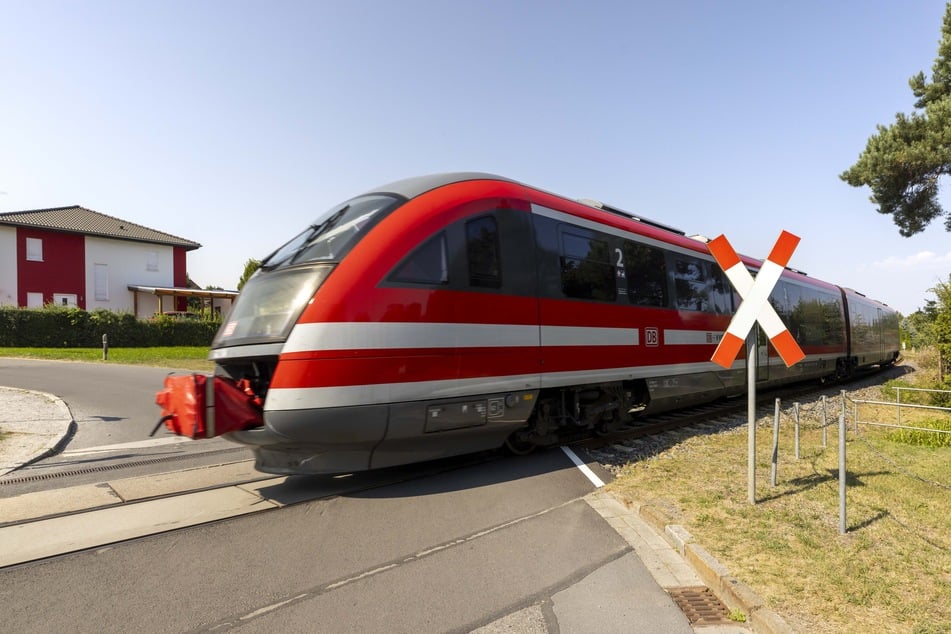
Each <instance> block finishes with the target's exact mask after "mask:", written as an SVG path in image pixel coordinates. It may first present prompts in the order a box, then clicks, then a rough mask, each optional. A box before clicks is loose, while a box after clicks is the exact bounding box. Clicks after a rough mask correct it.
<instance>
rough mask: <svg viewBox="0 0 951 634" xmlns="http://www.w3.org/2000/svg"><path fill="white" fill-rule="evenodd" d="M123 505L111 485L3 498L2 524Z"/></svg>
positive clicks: (0, 514)
mask: <svg viewBox="0 0 951 634" xmlns="http://www.w3.org/2000/svg"><path fill="white" fill-rule="evenodd" d="M121 503H122V499H121V498H120V497H119V496H118V495H116V494H115V492H114V491H113V490H112V489H111V488H110V487H109V486H108V485H107V484H84V485H81V486H75V487H67V488H65V489H51V490H49V491H37V492H34V493H25V494H23V495H15V496H13V497H9V498H0V525H3V524H9V523H13V522H26V521H29V520H33V519H39V518H43V517H49V516H51V515H61V514H63V513H75V512H77V511H84V510H86V509H94V508H98V507H100V506H111V505H113V504H121ZM0 547H2V546H0Z"/></svg>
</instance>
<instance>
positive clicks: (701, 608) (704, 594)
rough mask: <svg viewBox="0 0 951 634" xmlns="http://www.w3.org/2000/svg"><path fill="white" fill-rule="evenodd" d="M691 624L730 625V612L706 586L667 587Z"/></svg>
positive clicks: (668, 592)
mask: <svg viewBox="0 0 951 634" xmlns="http://www.w3.org/2000/svg"><path fill="white" fill-rule="evenodd" d="M667 594H669V595H670V597H671V598H672V599H673V600H674V602H676V603H677V605H678V606H679V607H680V609H681V610H683V613H684V614H685V615H686V616H687V620H688V621H690V624H691V625H729V624H731V623H733V621H731V620H730V612H729V610H727V609H726V606H725V605H723V603H721V602H720V599H718V598H717V595H715V594H713V592H712V591H711V590H710V588H708V587H706V586H696V587H686V588H667Z"/></svg>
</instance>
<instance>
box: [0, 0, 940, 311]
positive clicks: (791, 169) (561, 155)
mask: <svg viewBox="0 0 951 634" xmlns="http://www.w3.org/2000/svg"><path fill="white" fill-rule="evenodd" d="M944 8H945V6H944V2H943V1H939V0H914V1H911V2H892V1H885V0H863V1H852V0H849V1H846V0H836V1H834V2H829V1H827V0H826V1H812V0H806V1H800V2H795V3H792V2H762V1H750V2H730V1H722V2H713V1H712V0H711V1H704V2H701V1H697V2H689V1H686V2H685V1H681V2H666V3H664V2H635V1H618V2H602V1H598V0H586V1H584V2H580V1H579V2H569V1H567V0H566V1H564V2H547V1H544V2H543V1H524V2H519V1H517V0H508V1H500V0H491V1H476V0H472V1H463V0H459V1H452V0H442V1H437V0H428V1H422V0H399V1H390V0H354V1H352V2H349V1H342V0H335V1H333V2H319V1H316V0H312V1H306V2H305V1H294V2H292V1H275V2H244V1H227V2H224V1H218V0H208V1H201V2H192V1H188V2H180V1H174V0H173V1H162V2H128V1H125V0H123V1H117V2H112V1H98V0H86V1H76V2H66V1H62V2H48V1H43V0H32V1H30V2H26V1H23V0H18V1H10V0H0V211H18V210H25V209H38V208H46V207H58V206H65V205H72V204H78V205H82V206H85V207H88V208H90V209H94V210H96V211H100V212H103V213H107V214H110V215H113V216H118V217H120V218H123V219H125V220H130V221H133V222H137V223H140V224H144V225H146V226H149V227H152V228H155V229H160V230H163V231H167V232H169V233H173V234H175V235H179V236H182V237H185V238H188V239H191V240H195V241H198V242H200V243H202V244H203V245H204V246H203V247H202V248H201V249H199V250H197V251H193V252H191V253H190V254H189V259H188V269H189V274H190V275H191V276H192V278H193V279H194V280H195V281H196V282H198V283H199V284H201V285H202V286H207V285H211V284H213V285H218V286H223V287H225V288H234V287H235V286H236V284H237V281H238V278H239V277H240V275H241V272H242V270H243V266H244V263H245V261H246V260H247V259H248V258H250V257H255V258H260V257H262V256H264V255H266V254H267V253H269V252H270V251H271V250H273V249H274V248H276V247H277V246H279V245H280V244H281V243H282V242H284V241H285V240H287V239H289V238H290V237H291V236H292V235H294V234H295V233H297V231H298V230H300V229H301V228H302V227H303V226H304V225H305V224H307V223H309V222H311V221H312V220H313V219H314V218H316V217H317V216H319V215H321V214H323V212H324V211H325V210H326V209H327V208H329V207H330V206H332V205H333V204H335V203H337V202H340V201H342V200H344V199H346V198H349V197H350V196H353V195H355V194H358V193H362V192H363V191H365V190H367V189H370V188H372V187H374V186H376V185H382V184H384V183H387V182H390V181H393V180H397V179H400V178H404V177H408V176H416V175H421V174H428V173H434V172H445V171H456V170H478V171H487V172H493V173H497V174H501V175H504V176H507V177H510V178H514V179H516V180H520V181H522V182H525V183H527V184H530V185H535V186H538V187H541V188H543V189H547V190H549V191H553V192H555V193H559V194H563V195H565V196H568V197H572V198H581V197H586V198H596V199H600V200H603V201H605V202H609V203H611V204H614V205H616V206H619V207H622V208H625V209H629V210H631V211H635V212H637V213H640V214H643V215H645V216H648V217H652V218H656V219H658V220H661V221H664V222H666V223H668V224H672V225H674V226H677V227H680V228H682V229H684V230H686V231H688V232H689V233H702V234H704V235H707V236H710V237H715V236H717V235H719V234H721V233H722V234H726V236H727V237H728V238H729V239H730V240H731V242H732V243H733V245H734V246H735V247H736V248H737V250H738V251H740V252H743V253H747V254H748V255H752V256H754V257H764V256H765V255H766V254H767V253H768V252H769V250H770V248H771V247H772V244H773V241H774V240H775V238H776V237H777V236H778V234H779V232H780V231H781V230H783V229H786V230H788V231H791V232H792V233H795V234H797V235H799V236H800V237H801V238H802V242H801V243H800V246H799V248H798V250H797V251H796V253H795V254H794V255H793V258H792V261H791V262H790V266H793V267H795V268H799V269H802V270H805V271H807V272H808V273H809V274H811V275H813V276H815V277H819V278H822V279H825V280H828V281H831V282H835V283H838V284H842V285H846V286H851V287H853V288H855V289H856V290H859V291H861V292H864V293H866V294H867V295H870V296H873V297H875V298H878V299H881V300H883V301H885V302H887V303H889V304H891V305H893V306H895V307H896V308H898V309H899V310H901V311H902V312H904V313H906V314H908V313H910V312H912V311H914V310H915V309H916V308H918V307H920V306H923V305H924V302H925V300H926V299H929V298H933V295H932V294H930V293H929V292H928V289H929V288H931V287H933V286H934V285H935V283H936V282H938V281H941V280H947V279H948V274H949V273H951V233H948V232H946V231H945V230H944V227H943V226H942V225H941V223H940V222H939V223H936V224H933V225H932V226H931V227H929V228H928V229H927V230H926V231H925V232H924V233H923V234H921V235H918V236H915V237H912V238H902V237H901V236H900V235H899V233H898V230H897V228H896V227H895V225H894V224H893V223H892V220H891V217H889V216H882V215H879V214H877V213H876V212H875V209H874V207H873V206H872V204H871V203H870V202H869V201H868V194H869V192H868V190H866V189H854V188H852V187H850V186H848V185H846V184H845V183H843V182H842V181H840V180H839V178H838V174H839V173H841V172H842V171H843V170H845V169H847V168H848V167H849V166H850V165H852V163H854V162H855V160H856V158H857V157H858V155H859V153H860V151H861V150H862V149H863V148H864V147H865V143H866V141H867V139H868V137H869V136H870V135H871V134H872V133H873V132H874V131H875V125H876V124H878V123H883V124H887V123H890V122H891V121H892V120H893V118H894V115H895V113H896V112H910V111H911V110H912V107H913V102H914V99H913V97H912V94H911V91H910V89H909V88H908V83H907V82H908V78H909V77H911V76H912V75H914V74H915V73H917V72H918V71H922V70H923V71H925V72H926V73H927V74H929V75H930V71H931V65H932V64H933V62H934V58H935V56H936V54H937V44H938V39H939V36H940V27H941V20H942V16H943V14H944ZM946 199H947V200H951V197H947V196H946Z"/></svg>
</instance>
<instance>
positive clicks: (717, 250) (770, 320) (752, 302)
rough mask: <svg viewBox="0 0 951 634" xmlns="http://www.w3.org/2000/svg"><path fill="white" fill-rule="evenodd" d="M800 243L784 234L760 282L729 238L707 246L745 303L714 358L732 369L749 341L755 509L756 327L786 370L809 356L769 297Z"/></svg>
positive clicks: (750, 477) (750, 494)
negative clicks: (770, 344)
mask: <svg viewBox="0 0 951 634" xmlns="http://www.w3.org/2000/svg"><path fill="white" fill-rule="evenodd" d="M798 244H799V237H798V236H794V235H793V234H791V233H789V232H788V231H783V232H782V233H781V234H780V235H779V239H778V240H776V244H775V245H773V250H772V251H770V254H769V256H768V257H767V258H766V261H765V262H763V264H762V265H761V266H760V270H759V272H758V273H757V274H756V279H755V280H754V279H753V276H752V275H751V274H750V272H749V271H748V270H746V266H745V265H744V264H743V261H742V260H740V256H739V255H737V254H736V251H734V250H733V246H732V245H730V242H729V240H727V239H726V236H722V235H721V236H720V237H719V238H715V239H714V240H711V241H710V242H709V243H708V244H707V248H709V249H710V253H711V254H712V255H713V257H714V259H716V261H717V264H719V265H720V268H722V269H723V272H724V273H726V276H727V277H728V278H729V280H730V282H731V283H732V284H733V288H735V289H736V292H737V293H739V294H740V297H742V298H743V301H742V302H741V303H740V306H739V308H737V310H736V313H735V314H734V315H733V319H732V320H730V325H729V326H728V327H727V329H726V332H725V333H724V334H723V339H721V340H720V344H719V345H718V346H717V349H716V351H715V352H714V353H713V357H712V358H711V359H710V360H711V361H713V362H714V363H716V364H717V365H719V366H721V367H724V368H727V369H729V368H730V366H731V365H733V362H734V361H735V360H736V356H737V354H739V352H740V348H742V347H743V339H744V338H745V339H746V382H747V388H746V389H747V393H748V395H749V400H748V402H747V408H746V414H747V417H748V425H749V442H748V444H749V449H748V451H749V455H748V456H747V482H748V484H747V499H749V502H750V504H756V358H757V342H756V330H754V329H753V326H754V324H756V323H759V325H760V326H762V327H763V330H764V331H765V332H766V336H767V337H769V340H770V343H772V344H773V347H774V348H775V349H776V352H778V353H779V356H780V357H782V359H783V362H784V363H785V364H786V367H790V366H792V365H794V364H796V363H798V362H799V361H801V360H802V359H803V358H804V357H805V356H806V355H805V354H804V353H803V351H802V349H801V348H800V347H799V344H798V343H796V340H795V339H794V338H793V336H792V334H791V333H790V332H789V330H788V329H787V328H786V325H785V324H783V322H782V319H780V318H779V315H777V314H776V310H775V309H774V308H773V307H772V305H771V304H770V303H769V294H770V293H771V292H772V291H773V287H775V286H776V282H778V281H779V278H780V276H781V275H782V274H783V269H785V268H786V264H788V263H789V259H790V258H791V257H792V254H793V251H795V250H796V245H798Z"/></svg>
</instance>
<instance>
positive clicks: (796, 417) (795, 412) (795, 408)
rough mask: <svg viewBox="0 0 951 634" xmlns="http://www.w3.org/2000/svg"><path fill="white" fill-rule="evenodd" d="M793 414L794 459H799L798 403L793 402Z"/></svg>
mask: <svg viewBox="0 0 951 634" xmlns="http://www.w3.org/2000/svg"><path fill="white" fill-rule="evenodd" d="M793 416H795V424H796V440H795V447H796V460H799V403H793Z"/></svg>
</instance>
